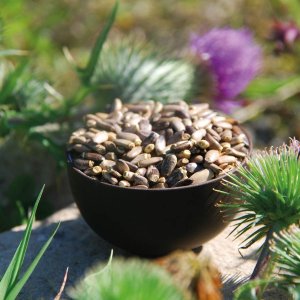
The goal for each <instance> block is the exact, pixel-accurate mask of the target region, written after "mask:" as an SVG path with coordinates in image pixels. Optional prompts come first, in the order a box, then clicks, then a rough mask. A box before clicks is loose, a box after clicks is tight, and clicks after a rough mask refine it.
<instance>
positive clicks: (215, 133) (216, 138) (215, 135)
mask: <svg viewBox="0 0 300 300" xmlns="http://www.w3.org/2000/svg"><path fill="white" fill-rule="evenodd" d="M206 131H207V132H208V133H209V134H210V135H211V136H212V137H213V138H214V139H215V140H216V141H218V142H220V141H221V137H220V135H219V134H218V133H217V132H216V131H215V130H213V129H212V128H206Z"/></svg>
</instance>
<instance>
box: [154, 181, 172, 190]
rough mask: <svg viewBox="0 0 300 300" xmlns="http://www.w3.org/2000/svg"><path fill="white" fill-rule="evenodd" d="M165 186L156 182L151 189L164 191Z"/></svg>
mask: <svg viewBox="0 0 300 300" xmlns="http://www.w3.org/2000/svg"><path fill="white" fill-rule="evenodd" d="M167 187H168V186H167V184H166V183H164V182H158V183H156V184H155V185H154V186H153V187H152V188H153V189H164V188H167Z"/></svg>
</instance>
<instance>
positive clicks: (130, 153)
mask: <svg viewBox="0 0 300 300" xmlns="http://www.w3.org/2000/svg"><path fill="white" fill-rule="evenodd" d="M142 151H143V148H142V147H141V146H137V147H134V148H132V149H131V150H130V151H128V152H127V153H126V154H125V155H124V158H126V159H128V160H132V159H134V158H135V157H137V156H138V155H139V154H141V153H142Z"/></svg>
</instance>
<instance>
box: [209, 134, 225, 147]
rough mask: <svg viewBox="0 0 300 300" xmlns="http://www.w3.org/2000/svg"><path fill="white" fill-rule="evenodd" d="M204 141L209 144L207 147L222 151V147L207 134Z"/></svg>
mask: <svg viewBox="0 0 300 300" xmlns="http://www.w3.org/2000/svg"><path fill="white" fill-rule="evenodd" d="M206 139H207V141H208V142H209V147H210V148H211V149H215V150H219V151H222V149H223V147H222V146H221V145H220V143H219V142H218V141H217V140H216V139H215V138H214V137H213V136H211V135H210V134H209V133H207V134H206Z"/></svg>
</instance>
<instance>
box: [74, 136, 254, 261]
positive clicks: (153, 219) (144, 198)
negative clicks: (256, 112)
mask: <svg viewBox="0 0 300 300" xmlns="http://www.w3.org/2000/svg"><path fill="white" fill-rule="evenodd" d="M246 135H247V138H248V141H249V143H250V151H251V149H252V144H251V140H250V138H249V135H248V134H247V133H246ZM68 175H69V181H70V185H71V190H72V192H73V196H74V199H75V201H76V203H77V205H78V208H79V210H80V212H81V214H82V216H83V218H84V219H85V221H86V222H87V223H88V225H89V226H90V227H91V228H92V229H93V230H94V231H95V232H96V233H97V234H99V235H100V236H101V237H102V238H104V239H105V240H107V241H109V242H111V243H112V244H113V245H116V246H118V247H120V248H123V249H125V250H127V251H129V252H131V253H133V254H138V255H141V256H147V257H155V256H161V255H165V254H167V253H169V252H171V251H173V250H176V249H193V248H197V247H199V246H201V245H202V244H203V243H205V242H207V241H209V240H210V239H212V238H214V237H215V236H216V235H217V234H219V233H220V232H221V231H222V230H223V229H224V228H225V227H226V226H227V225H228V222H226V221H225V220H224V216H223V214H222V212H221V211H220V208H219V207H217V205H216V204H217V203H218V202H219V201H221V200H222V201H227V202H228V201H230V197H228V196H224V195H223V194H221V193H218V192H216V191H215V189H223V188H224V187H223V186H222V185H221V183H220V182H221V180H222V179H224V178H225V177H226V176H227V175H224V176H222V177H219V178H216V179H213V180H210V181H208V182H205V183H203V184H199V185H192V186H184V187H177V188H166V189H132V188H123V187H119V186H115V185H111V184H107V183H103V182H100V181H98V180H95V179H92V178H90V177H89V176H87V175H85V174H84V173H83V172H81V171H80V170H78V169H76V168H75V167H73V164H72V161H71V156H70V155H68Z"/></svg>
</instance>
